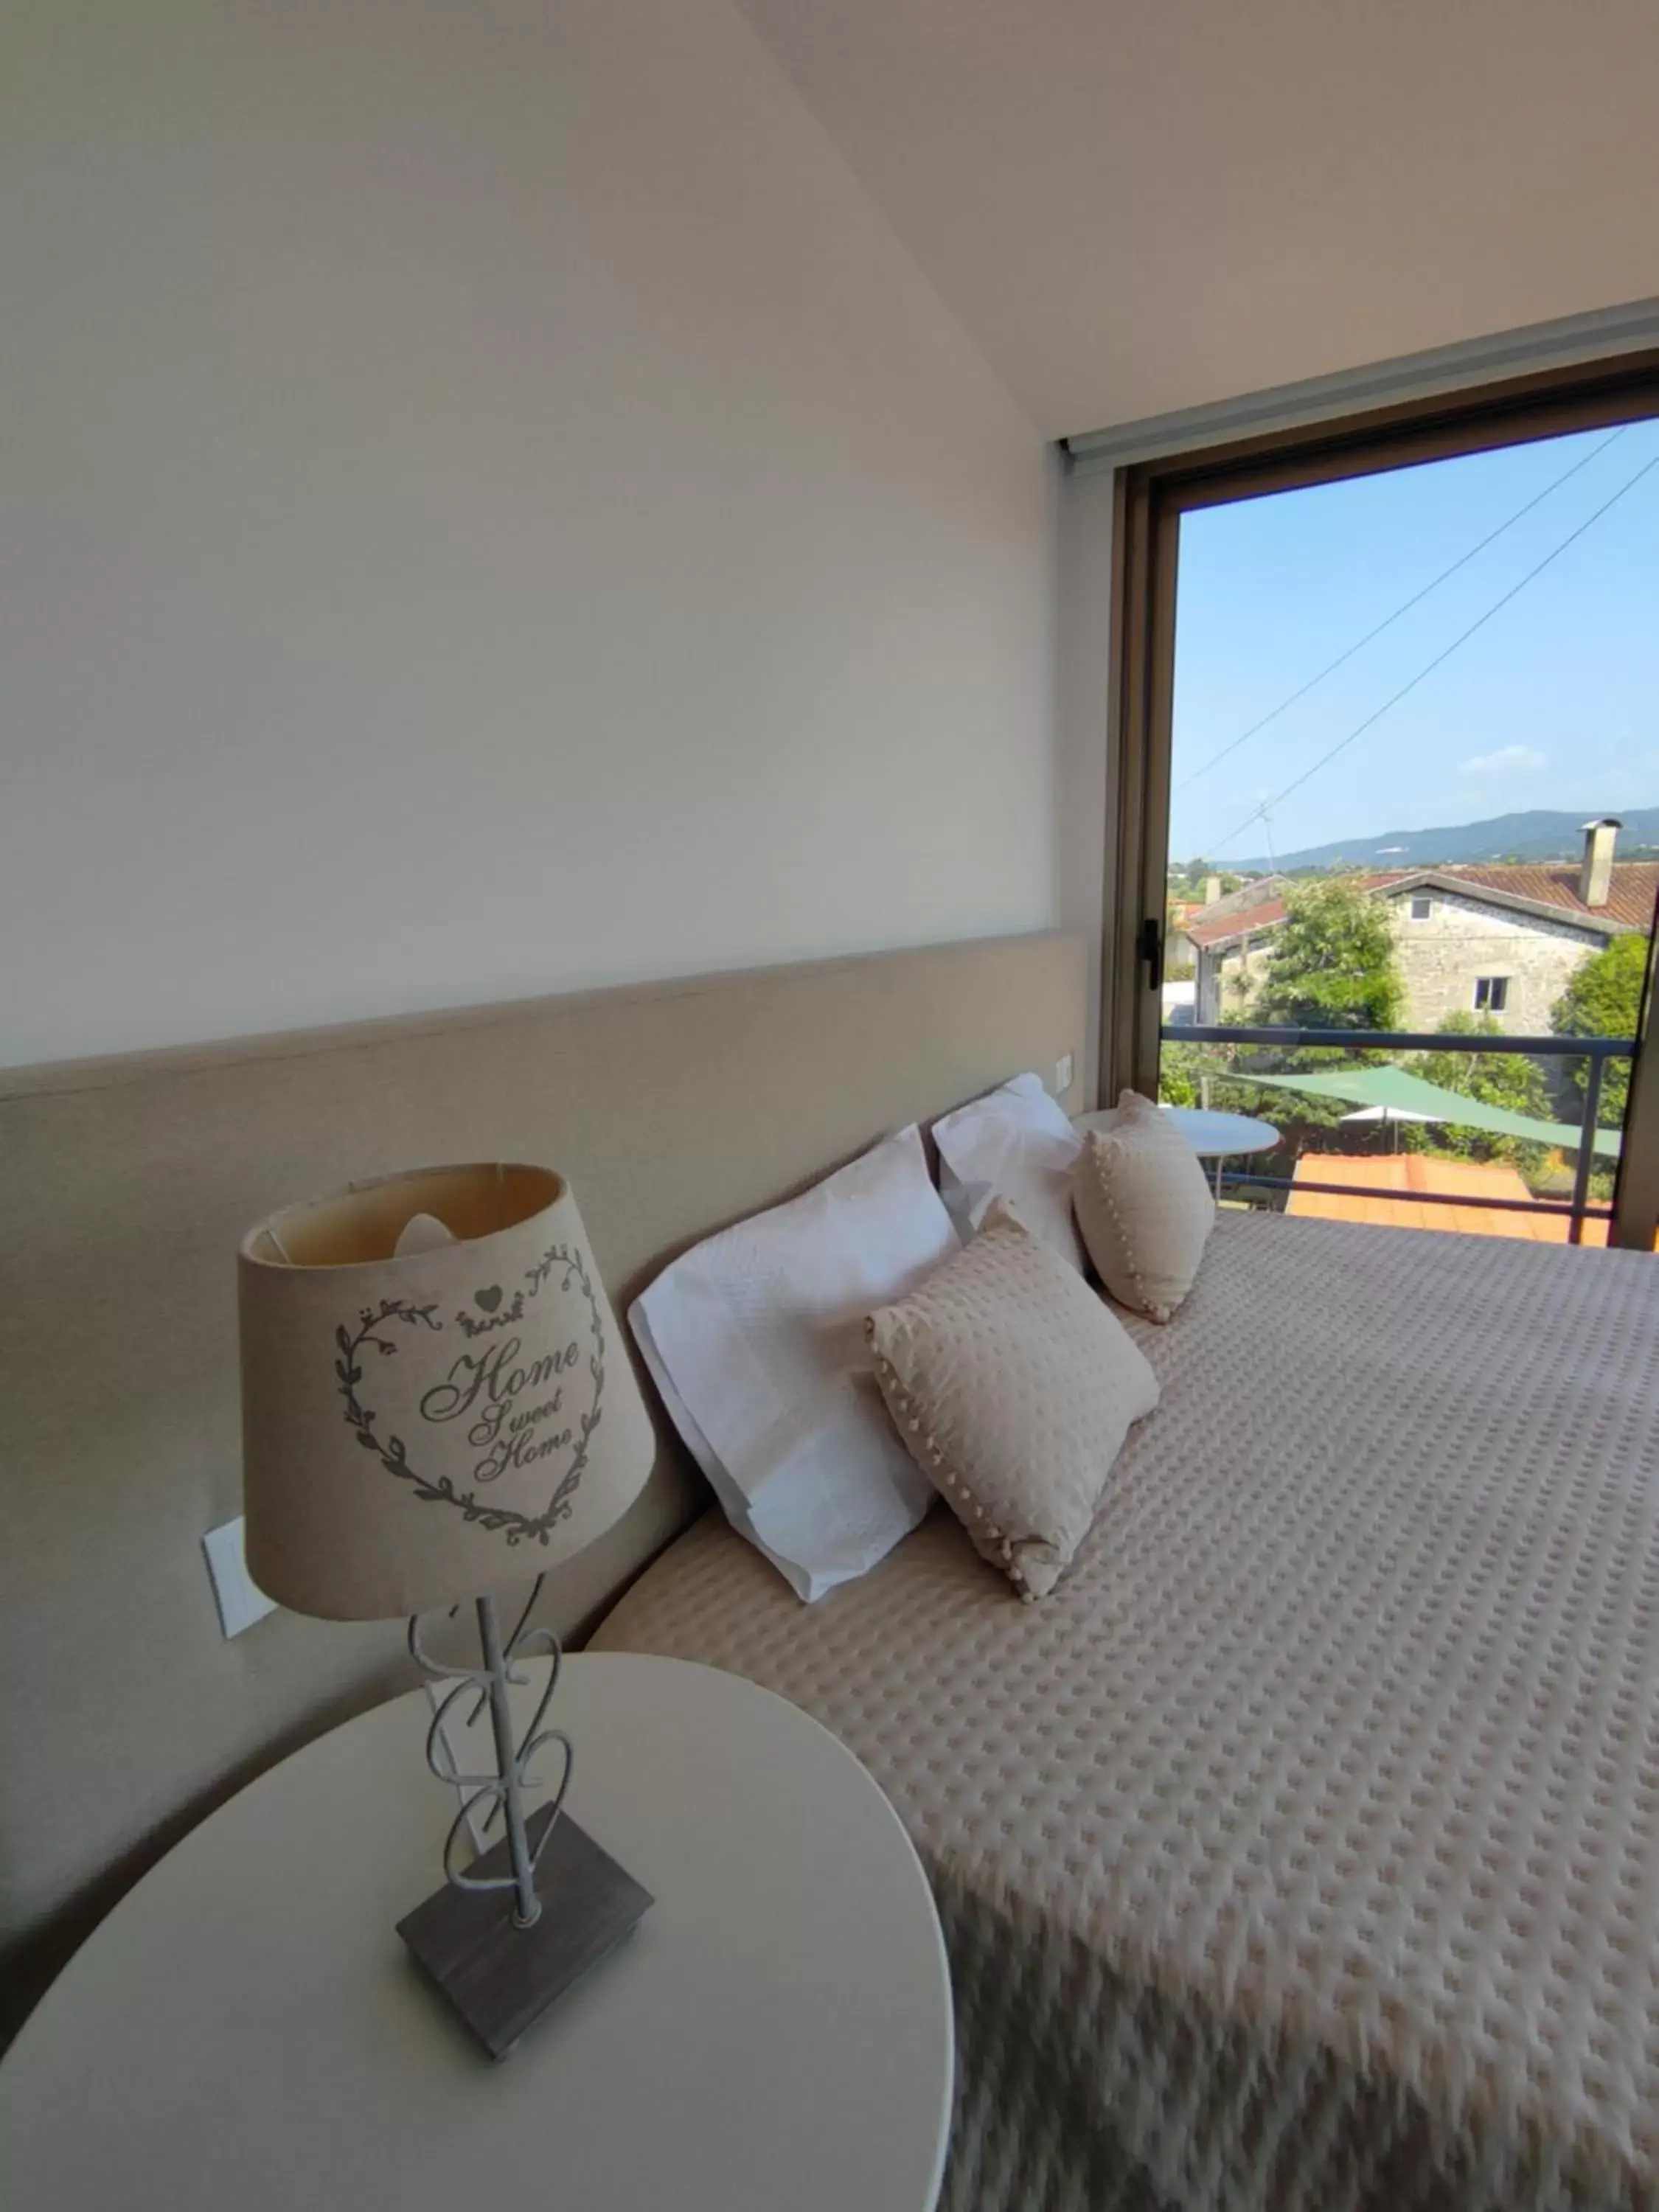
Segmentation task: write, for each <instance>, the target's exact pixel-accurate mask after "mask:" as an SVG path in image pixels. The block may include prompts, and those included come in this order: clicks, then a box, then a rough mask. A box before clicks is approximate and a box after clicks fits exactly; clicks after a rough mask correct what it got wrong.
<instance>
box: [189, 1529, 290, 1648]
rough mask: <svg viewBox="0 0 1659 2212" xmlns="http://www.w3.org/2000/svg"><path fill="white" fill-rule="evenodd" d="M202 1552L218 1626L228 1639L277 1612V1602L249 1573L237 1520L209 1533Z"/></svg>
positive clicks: (204, 1538) (203, 1540)
mask: <svg viewBox="0 0 1659 2212" xmlns="http://www.w3.org/2000/svg"><path fill="white" fill-rule="evenodd" d="M202 1549H203V1551H204V1553H206V1554H207V1564H208V1573H209V1575H210V1577H211V1579H212V1583H213V1595H214V1601H215V1602H216V1605H217V1606H218V1607H219V1626H220V1627H221V1628H222V1629H223V1631H224V1632H225V1634H226V1636H227V1637H231V1636H240V1634H241V1632H242V1631H243V1630H244V1629H245V1628H252V1626H253V1624H254V1622H255V1621H256V1620H264V1617H265V1615H266V1614H267V1613H275V1612H276V1599H275V1598H274V1597H267V1596H266V1595H265V1594H264V1591H263V1590H262V1589H260V1588H259V1585H258V1583H256V1582H255V1581H254V1580H253V1578H252V1576H251V1575H250V1574H249V1573H248V1571H247V1560H246V1558H245V1557H244V1556H243V1552H242V1522H241V1521H240V1519H238V1520H235V1521H227V1522H225V1524H224V1526H223V1527H222V1528H215V1529H212V1530H210V1532H209V1534H207V1535H205V1536H204V1537H203V1539H202Z"/></svg>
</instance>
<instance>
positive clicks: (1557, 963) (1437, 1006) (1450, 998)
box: [1185, 818, 1659, 1036]
mask: <svg viewBox="0 0 1659 2212" xmlns="http://www.w3.org/2000/svg"><path fill="white" fill-rule="evenodd" d="M1619 829H1620V824H1619V823H1618V822H1616V821H1614V820H1613V819H1611V818H1607V819H1604V820H1601V821H1596V822H1592V823H1586V824H1585V830H1584V851H1583V858H1582V859H1581V860H1580V861H1579V862H1578V863H1577V865H1576V866H1573V865H1569V864H1560V865H1556V864H1544V865H1539V866H1501V865H1500V866H1467V867H1466V866H1449V867H1433V868H1414V869H1411V870H1396V871H1394V872H1390V873H1387V874H1383V875H1371V876H1368V877H1366V878H1365V879H1364V880H1365V886H1366V889H1367V890H1369V891H1370V893H1371V895H1372V896H1374V897H1376V898H1380V899H1383V900H1384V901H1385V902H1387V904H1388V907H1389V913H1390V916H1391V919H1392V921H1393V925H1394V935H1395V945H1396V947H1397V948H1398V953H1399V960H1400V969H1401V976H1402V978H1403V979H1404V981H1405V986H1406V1012H1405V1016H1404V1019H1405V1025H1406V1027H1407V1029H1412V1030H1433V1029H1437V1028H1438V1027H1439V1026H1440V1024H1441V1023H1442V1022H1443V1020H1444V1019H1445V1018H1446V1017H1447V1016H1448V1015H1449V1014H1455V1013H1467V1014H1471V1015H1477V1016H1478V1015H1481V1014H1490V1015H1491V1016H1492V1018H1493V1020H1494V1021H1496V1022H1497V1023H1498V1025H1499V1027H1500V1028H1502V1029H1504V1030H1508V1031H1509V1032H1510V1034H1511V1035H1513V1036H1539V1035H1541V1034H1542V1033H1543V1032H1544V1031H1546V1030H1548V1028H1549V1025H1550V1010H1551V1008H1552V1007H1553V1006H1554V1004H1555V1002H1556V1000H1558V999H1559V997H1560V995H1561V993H1562V991H1563V990H1564V988H1565V986H1566V982H1567V979H1568V978H1569V976H1571V974H1572V972H1573V970H1574V969H1576V968H1577V966H1578V965H1579V963H1581V962H1582V961H1583V960H1584V959H1585V958H1586V957H1588V956H1589V954H1591V953H1595V952H1599V951H1601V950H1602V948H1603V947H1604V946H1605V945H1607V943H1608V942H1609V941H1610V940H1611V939H1613V938H1614V937H1620V936H1624V935H1626V934H1629V933H1632V932H1633V933H1639V934H1641V935H1643V936H1646V935H1648V934H1649V933H1650V931H1651V929H1652V927H1653V915H1654V902H1655V898H1656V896H1659V861H1653V860H1626V861H1618V860H1614V858H1613V848H1614V842H1615V840H1616V838H1617V836H1618V832H1619ZM1286 888H1287V887H1286V885H1285V883H1284V881H1283V879H1282V878H1262V879H1261V880H1260V881H1258V882H1256V883H1254V884H1247V885H1246V886H1245V887H1244V889H1243V890H1241V891H1237V892H1235V893H1234V894H1233V895H1232V896H1231V898H1228V899H1225V900H1220V901H1218V902H1215V903H1214V904H1213V905H1212V906H1210V907H1208V908H1205V909H1204V910H1203V912H1202V913H1201V914H1200V915H1195V916H1194V917H1193V918H1192V919H1191V920H1190V921H1188V925H1187V929H1186V933H1185V934H1186V936H1187V938H1188V940H1189V941H1190V943H1191V945H1192V946H1193V951H1194V960H1195V963H1196V982H1197V1019H1198V1020H1199V1022H1200V1023H1213V1022H1217V1021H1220V1020H1223V1019H1225V1018H1229V1017H1232V1018H1236V1017H1237V1012H1238V1009H1239V1006H1241V1004H1242V1003H1243V1001H1244V1000H1245V999H1246V998H1247V997H1248V995H1249V993H1250V992H1252V991H1253V990H1254V988H1255V985H1256V983H1257V982H1258V981H1260V979H1261V976H1262V975H1264V974H1265V973H1266V971H1267V968H1268V967H1269V966H1270V965H1271V963H1272V961H1273V940H1274V938H1275V937H1276V935H1277V933H1278V929H1279V925H1280V923H1282V922H1283V921H1284V919H1285V890H1286Z"/></svg>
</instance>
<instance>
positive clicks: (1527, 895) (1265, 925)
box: [1186, 860, 1659, 950]
mask: <svg viewBox="0 0 1659 2212" xmlns="http://www.w3.org/2000/svg"><path fill="white" fill-rule="evenodd" d="M1425 876H1438V877H1441V878H1446V879H1449V880H1451V881H1455V882H1457V883H1465V884H1468V886H1469V888H1470V890H1472V891H1475V892H1479V891H1480V890H1492V891H1507V892H1508V894H1509V896H1510V897H1511V898H1519V899H1527V900H1529V901H1530V902H1531V903H1532V904H1533V905H1534V906H1552V907H1559V908H1561V910H1562V911H1563V912H1564V913H1565V914H1568V915H1576V916H1578V917H1581V918H1582V919H1583V920H1584V921H1608V922H1613V923H1614V924H1616V925H1620V926H1621V927H1624V928H1626V929H1639V930H1643V931H1647V930H1650V929H1651V928H1652V927H1653V915H1654V902H1655V900H1656V898H1659V860H1618V861H1615V862H1614V864H1613V881H1612V884H1611V885H1610V886H1609V888H1608V893H1607V904H1606V905H1605V906H1601V907H1589V906H1586V905H1585V904H1584V902H1583V899H1581V898H1580V897H1579V896H1578V870H1577V866H1570V865H1568V864H1566V863H1563V864H1562V865H1560V866H1554V867H1552V866H1525V865H1522V864H1519V863H1517V864H1516V865H1515V866H1508V867H1489V868H1487V867H1474V866H1462V865H1461V864H1460V865H1457V866H1446V867H1432V868H1392V869H1389V871H1387V872H1385V873H1383V874H1380V875H1370V876H1366V877H1365V878H1364V879H1363V880H1364V885H1365V888H1366V890H1371V891H1381V890H1388V888H1389V885H1390V884H1406V883H1417V882H1419V881H1420V880H1421V879H1422V878H1424V877H1425ZM1284 919H1285V902H1284V901H1283V899H1279V898H1274V899H1270V900H1267V901H1266V902H1264V903H1263V904H1262V905H1261V906H1255V907H1249V908H1245V909H1243V910H1242V911H1241V910H1237V909H1236V910H1234V911H1233V912H1231V913H1229V914H1218V915H1215V916H1214V917H1213V918H1212V920H1210V921H1203V920H1202V919H1200V918H1197V917H1194V920H1192V921H1188V924H1187V925H1186V931H1187V935H1188V937H1190V938H1191V939H1192V940H1193V943H1194V945H1199V946H1200V947H1202V948H1204V949H1206V950H1207V949H1208V948H1209V947H1210V946H1211V945H1223V944H1225V943H1226V942H1227V941H1228V940H1229V939H1232V938H1235V937H1242V936H1243V935H1244V934H1245V933H1247V932H1249V933H1252V934H1254V933H1255V931H1256V930H1258V929H1271V928H1273V926H1274V924H1275V923H1277V922H1281V921H1284Z"/></svg>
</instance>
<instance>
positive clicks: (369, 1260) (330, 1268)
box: [238, 1163, 655, 1620]
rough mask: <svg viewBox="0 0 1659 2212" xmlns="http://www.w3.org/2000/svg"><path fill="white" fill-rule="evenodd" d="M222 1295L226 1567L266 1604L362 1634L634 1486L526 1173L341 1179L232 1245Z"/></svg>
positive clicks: (443, 1172) (477, 1576) (538, 1545)
mask: <svg viewBox="0 0 1659 2212" xmlns="http://www.w3.org/2000/svg"><path fill="white" fill-rule="evenodd" d="M411 1225H412V1226H411ZM400 1246H401V1250H400ZM238 1277H239V1291H240V1314H241V1344H242V1432H243V1433H242V1460H243V1486H244V1495H245V1510H246V1521H247V1532H246V1543H247V1563H248V1570H249V1572H250V1573H251V1574H252V1577H253V1579H254V1581H255V1582H256V1583H258V1585H259V1587H260V1589H263V1590H264V1591H265V1592H266V1593H267V1595H270V1596H271V1597H273V1598H275V1599H276V1601H277V1603H278V1604H279V1605H285V1606H289V1607H292V1608H293V1609H294V1610H295V1612H298V1613H319V1614H321V1615H323V1616H324V1617H325V1619H328V1620H380V1619H384V1618H386V1617H388V1616H390V1615H392V1614H397V1613H420V1612H424V1611H425V1610H426V1609H427V1608H428V1607H433V1606H441V1605H452V1604H454V1603H456V1602H457V1601H459V1600H461V1599H464V1598H471V1597H476V1596H478V1595H482V1594H483V1593H485V1592H487V1591H489V1590H491V1589H495V1588H496V1587H498V1586H499V1585H500V1584H501V1583H507V1582H511V1581H513V1580H515V1579H518V1578H521V1577H525V1576H527V1575H532V1574H536V1573H538V1572H540V1571H541V1570H542V1569H544V1568H545V1567H550V1566H553V1565H556V1564H557V1563H558V1562H559V1561H560V1560H561V1559H567V1558H568V1557H569V1556H570V1555H571V1553H574V1552H579V1551H580V1550H581V1549H582V1548H583V1547H584V1546H586V1545H587V1544H589V1543H591V1542H592V1541H593V1539H594V1538H595V1537H596V1536H598V1535H599V1534H601V1533H602V1532H603V1531H604V1530H605V1529H606V1528H609V1527H610V1526H611V1523H612V1522H614V1521H616V1520H617V1518H618V1517H619V1516H620V1515H621V1514H622V1513H623V1511H624V1510H625V1509H626V1508H627V1506H628V1505H629V1503H630V1502H631V1501H632V1499H633V1498H635V1496H636V1495H637V1493H638V1492H639V1491H640V1489H641V1486H642V1485H643V1484H644V1481H645V1479H646V1477H647V1474H649V1473H650V1471H651V1464H652V1461H653V1456H654V1452H655V1437H654V1432H653V1429H652V1425H651V1419H650V1416H649V1415H648V1414H647V1412H646V1409H645V1406H644V1402H643V1401H642V1400H641V1396H640V1394H639V1389H638V1387H637V1385H636V1384H635V1380H634V1373H633V1370H632V1368H631V1367H630V1365H629V1361H628V1358H627V1355H626V1353H625V1352H623V1349H622V1346H621V1342H620V1340H619V1337H618V1334H617V1324H616V1320H615V1317H614V1316H613V1315H612V1313H611V1307H610V1304H609V1301H608V1300H607V1299H606V1297H605V1291H604V1289H603V1287H602V1285H601V1284H600V1282H599V1271H598V1269H597V1268H596V1267H595V1266H594V1263H593V1255H592V1249H591V1248H590V1246H589V1244H588V1242H587V1237H586V1231H584V1229H583V1227H582V1221H581V1216H580V1213H579V1212H577V1210H576V1201H575V1200H574V1197H573V1196H572V1195H571V1192H570V1188H569V1186H568V1184H567V1183H566V1182H565V1181H564V1179H563V1178H562V1176H558V1175H556V1174H554V1173H553V1171H552V1170H550V1169H548V1168H538V1167H520V1166H510V1165H507V1164H500V1163H491V1164H486V1165H476V1166H465V1167H438V1168H423V1169H419V1170H414V1171H413V1172H410V1173H408V1174H404V1175H395V1176H384V1177H381V1178H380V1179H379V1180H377V1181H375V1182H363V1183H353V1184H351V1185H349V1186H348V1187H347V1188H345V1189H343V1190H340V1191H336V1192H334V1193H332V1194H330V1195H329V1196H328V1197H325V1198H320V1199H316V1200H311V1201H310V1202H309V1203H307V1204H305V1205H301V1206H289V1207H287V1208H285V1209H284V1210H283V1212H280V1213H276V1214H273V1215H272V1216H271V1217H270V1219H269V1220H267V1221H264V1222H262V1223H261V1224H260V1225H259V1226H258V1228H257V1229H254V1230H252V1231H250V1233H249V1234H248V1236H247V1237H246V1238H244V1240H243V1243H242V1247H241V1250H240V1255H239V1261H238Z"/></svg>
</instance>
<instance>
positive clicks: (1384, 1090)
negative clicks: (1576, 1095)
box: [1224, 1039, 1621, 1159]
mask: <svg viewBox="0 0 1659 2212" xmlns="http://www.w3.org/2000/svg"><path fill="white" fill-rule="evenodd" d="M1446 1049H1447V1050H1448V1051H1449V1052H1455V1050H1456V1049H1457V1045H1456V1041H1455V1039H1452V1040H1450V1041H1449V1042H1448V1044H1447V1048H1446ZM1224 1080H1225V1081H1226V1082H1228V1083H1255V1084H1261V1085H1265V1086H1267V1088H1269V1089H1272V1090H1274V1091H1307V1092H1308V1093H1310V1096H1312V1097H1316V1098H1340V1099H1344V1100H1346V1102H1347V1103H1349V1104H1350V1105H1354V1106H1392V1107H1394V1108H1395V1109H1396V1110H1397V1111H1399V1112H1401V1113H1403V1114H1421V1115H1425V1116H1426V1117H1427V1118H1428V1119H1429V1120H1431V1121H1450V1122H1454V1123H1455V1125H1456V1126H1457V1127H1459V1128H1460V1129H1490V1130H1491V1131H1492V1133H1494V1134H1495V1135H1497V1136H1500V1137H1525V1138H1527V1139H1529V1140H1530V1141H1531V1142H1532V1143H1534V1144H1535V1145H1559V1146H1561V1147H1562V1148H1563V1149H1564V1150H1565V1151H1566V1152H1577V1150H1578V1147H1579V1143H1580V1140H1581V1135H1582V1133H1581V1131H1580V1129H1579V1127H1578V1124H1577V1122H1576V1121H1532V1120H1531V1119H1529V1117H1528V1115H1525V1114H1511V1113H1510V1112H1509V1111H1508V1110H1507V1109H1505V1108H1504V1107H1502V1106H1486V1105H1483V1104H1482V1103H1481V1102H1480V1100H1479V1099H1478V1098H1465V1097H1463V1095H1462V1092H1461V1091H1443V1090H1442V1088H1441V1087H1440V1085H1438V1084H1437V1083H1425V1081H1424V1080H1423V1079H1422V1077H1421V1076H1420V1075H1408V1074H1407V1073H1406V1070H1405V1069H1404V1068H1403V1067H1334V1068H1331V1069H1329V1070H1328V1071H1324V1072H1322V1073H1319V1074H1312V1073H1310V1074H1307V1075H1254V1074H1247V1073H1245V1072H1244V1071H1243V1069H1242V1068H1237V1069H1234V1070H1233V1071H1231V1073H1229V1074H1228V1075H1227V1076H1226V1077H1225V1079H1224ZM1620 1144H1621V1139H1620V1132H1619V1131H1618V1130H1617V1129H1598V1130H1597V1131H1596V1133H1595V1146H1594V1149H1595V1151H1596V1152H1601V1153H1603V1154H1605V1155H1607V1157H1609V1158H1613V1159H1617V1158H1618V1157H1619V1153H1620Z"/></svg>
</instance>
